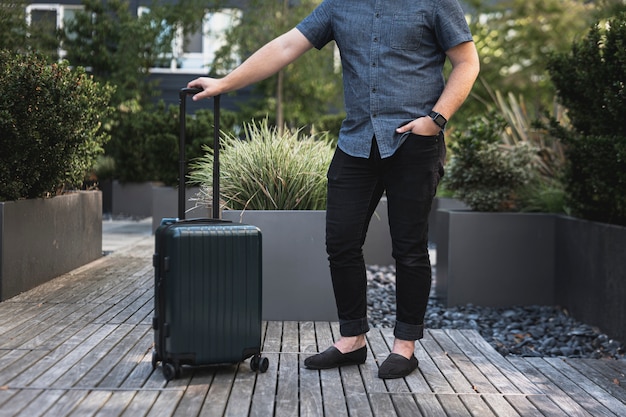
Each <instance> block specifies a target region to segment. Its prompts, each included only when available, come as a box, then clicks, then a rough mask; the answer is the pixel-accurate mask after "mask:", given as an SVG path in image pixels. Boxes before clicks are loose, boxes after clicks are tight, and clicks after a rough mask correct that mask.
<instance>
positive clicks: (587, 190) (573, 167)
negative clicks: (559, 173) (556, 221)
mask: <svg viewBox="0 0 626 417" xmlns="http://www.w3.org/2000/svg"><path fill="white" fill-rule="evenodd" d="M560 132H561V134H562V135H563V141H564V142H565V143H566V144H567V147H566V155H567V159H568V167H567V170H566V176H565V178H566V180H565V183H566V191H567V194H566V199H567V203H568V206H569V207H571V214H573V215H575V216H577V217H580V218H583V219H587V220H592V221H598V222H604V223H612V224H618V225H622V226H626V192H625V190H626V136H592V135H580V134H575V133H572V132H566V131H564V130H560Z"/></svg>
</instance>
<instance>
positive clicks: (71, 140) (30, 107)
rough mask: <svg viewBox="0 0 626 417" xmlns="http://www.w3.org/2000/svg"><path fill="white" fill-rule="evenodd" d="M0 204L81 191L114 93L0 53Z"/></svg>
mask: <svg viewBox="0 0 626 417" xmlns="http://www.w3.org/2000/svg"><path fill="white" fill-rule="evenodd" d="M0 91H2V94H1V95H0V149H2V152H1V153H0V200H16V199H20V198H35V197H41V196H45V195H49V194H55V193H58V192H59V191H61V190H62V189H63V188H64V187H66V186H74V187H75V186H80V185H81V183H82V181H83V178H84V177H85V175H86V173H87V172H88V171H89V170H90V169H91V168H92V167H93V165H94V163H95V160H96V158H97V157H98V155H100V154H102V152H103V148H102V147H103V144H104V143H105V142H106V141H107V140H108V134H107V133H106V132H105V130H104V129H103V127H102V120H105V119H106V117H107V114H108V112H109V111H110V108H109V105H108V103H109V99H110V97H111V94H112V92H113V89H112V88H111V87H109V86H102V85H99V84H98V83H96V82H94V81H93V80H92V79H91V78H90V77H88V76H87V75H86V74H85V72H84V70H83V69H82V68H76V69H70V68H69V66H68V65H67V63H58V64H51V65H49V64H47V63H46V61H45V60H44V59H43V58H40V57H36V56H33V55H13V54H12V53H10V52H7V51H0Z"/></svg>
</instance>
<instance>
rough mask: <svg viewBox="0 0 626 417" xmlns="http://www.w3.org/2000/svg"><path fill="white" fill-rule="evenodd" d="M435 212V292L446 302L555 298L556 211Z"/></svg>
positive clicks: (544, 300)
mask: <svg viewBox="0 0 626 417" xmlns="http://www.w3.org/2000/svg"><path fill="white" fill-rule="evenodd" d="M437 215H438V223H439V224H438V233H439V237H438V242H437V283H436V295H437V297H438V298H440V299H441V300H442V301H443V302H444V303H445V304H447V305H449V306H454V305H461V304H467V303H472V304H477V305H484V306H493V307H503V306H513V305H531V304H540V305H552V304H554V300H555V229H556V217H555V216H554V215H551V214H535V213H481V212H472V211H455V210H439V211H438V213H437Z"/></svg>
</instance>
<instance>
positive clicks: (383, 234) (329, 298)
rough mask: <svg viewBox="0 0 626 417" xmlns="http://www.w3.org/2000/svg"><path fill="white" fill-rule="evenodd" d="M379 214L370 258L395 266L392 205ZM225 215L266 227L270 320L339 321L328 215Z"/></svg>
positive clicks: (266, 311) (382, 207) (372, 226)
mask: <svg viewBox="0 0 626 417" xmlns="http://www.w3.org/2000/svg"><path fill="white" fill-rule="evenodd" d="M377 212H378V216H374V217H373V218H372V221H371V223H370V229H369V233H368V237H367V240H366V243H365V247H364V248H363V251H364V256H365V260H366V262H367V263H370V264H371V263H377V264H390V263H391V245H390V244H389V243H388V242H390V238H389V227H388V226H387V220H386V219H387V209H386V201H384V200H381V203H380V204H379V208H378V209H377ZM222 217H223V218H224V219H226V220H231V221H234V222H240V223H245V224H251V225H254V226H257V227H258V228H259V229H261V232H262V234H263V319H264V320H288V321H291V320H300V321H336V320H337V309H336V306H335V298H334V294H333V288H332V283H331V279H330V271H329V268H328V258H327V255H326V246H325V228H326V227H325V224H326V212H325V211H307V210H293V211H291V210H278V211H265V210H248V211H244V212H242V211H239V210H225V211H224V212H223V213H222ZM374 261H376V262H374Z"/></svg>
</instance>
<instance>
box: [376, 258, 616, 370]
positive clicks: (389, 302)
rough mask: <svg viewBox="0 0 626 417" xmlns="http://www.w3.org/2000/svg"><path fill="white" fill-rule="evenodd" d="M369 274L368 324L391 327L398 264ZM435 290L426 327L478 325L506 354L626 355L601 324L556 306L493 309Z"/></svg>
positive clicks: (597, 357) (540, 355)
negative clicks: (459, 302)
mask: <svg viewBox="0 0 626 417" xmlns="http://www.w3.org/2000/svg"><path fill="white" fill-rule="evenodd" d="M433 275H435V274H434V273H433ZM367 276H368V288H367V295H368V307H369V308H368V315H369V316H368V319H369V322H370V326H371V327H378V328H385V327H386V328H390V327H393V326H394V322H395V314H396V311H395V286H396V284H395V268H394V267H393V266H378V265H368V266H367ZM434 285H436V283H434ZM434 285H433V288H434ZM433 294H434V292H433V293H431V297H430V298H429V301H428V309H427V310H426V317H425V321H424V322H425V326H426V328H427V329H473V330H476V331H478V332H479V333H480V334H481V335H482V337H484V338H485V340H486V341H487V342H489V344H490V345H491V346H493V347H494V348H495V349H496V350H497V351H498V352H499V353H500V354H502V355H503V356H507V355H512V356H527V357H568V358H592V359H625V354H626V346H625V345H624V344H623V343H621V342H619V341H616V340H613V339H611V338H609V337H608V336H607V335H606V334H604V333H602V332H601V330H600V329H598V328H597V327H593V326H589V325H587V324H584V323H580V322H578V321H576V320H574V318H572V317H571V316H570V315H569V314H568V312H567V310H565V309H562V308H560V307H558V306H539V305H533V306H510V307H506V308H492V307H479V306H475V305H472V304H468V305H464V306H456V307H448V308H446V307H444V306H443V305H442V304H441V303H439V302H438V301H437V299H436V298H435V297H434V296H433Z"/></svg>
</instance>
